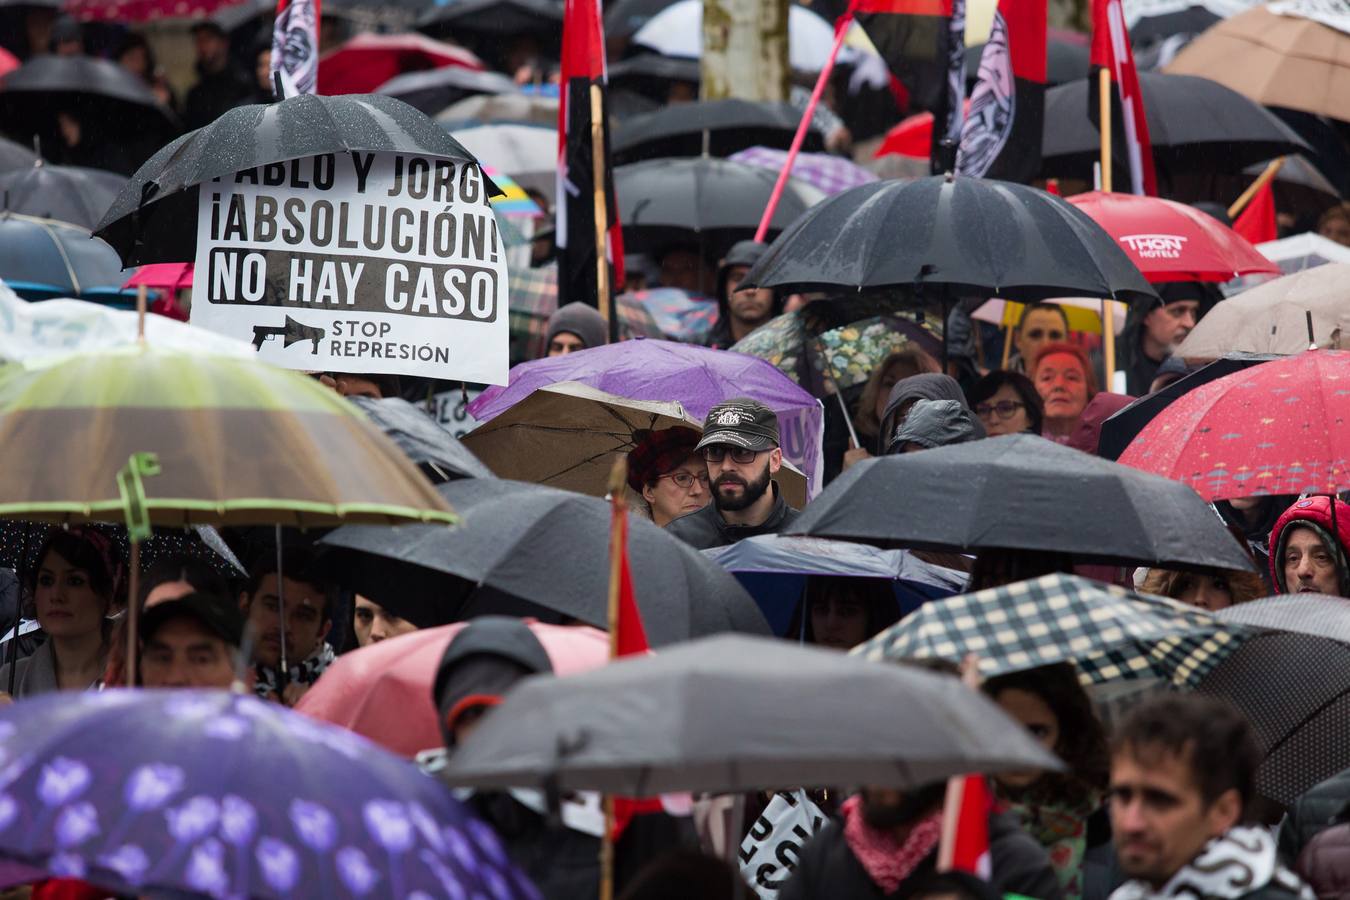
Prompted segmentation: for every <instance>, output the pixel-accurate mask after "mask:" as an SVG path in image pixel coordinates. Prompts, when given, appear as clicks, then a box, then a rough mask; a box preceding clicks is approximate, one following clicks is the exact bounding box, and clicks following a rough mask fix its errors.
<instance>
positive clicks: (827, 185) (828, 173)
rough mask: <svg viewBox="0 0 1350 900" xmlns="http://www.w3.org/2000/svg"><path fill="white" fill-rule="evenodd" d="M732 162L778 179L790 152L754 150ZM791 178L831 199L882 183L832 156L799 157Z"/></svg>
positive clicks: (847, 162) (737, 155) (859, 167)
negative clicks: (761, 171)
mask: <svg viewBox="0 0 1350 900" xmlns="http://www.w3.org/2000/svg"><path fill="white" fill-rule="evenodd" d="M728 158H729V159H730V160H731V161H732V162H738V163H744V164H746V165H748V166H759V167H760V168H761V169H768V170H769V171H771V172H773V173H774V176H775V177H777V175H778V173H779V172H781V171H782V170H783V164H784V163H786V162H787V151H786V150H776V149H774V148H772V147H750V148H748V149H745V150H741V151H740V152H738V153H733V154H731V156H730V157H728ZM791 175H792V177H793V178H796V179H798V180H799V181H804V182H806V183H807V184H809V185H811V186H813V187H815V188H818V189H819V190H822V191H824V192H825V193H826V194H829V195H833V194H838V193H841V192H843V191H846V190H848V189H849V188H851V187H857V186H858V185H860V184H871V183H872V182H873V181H876V180H878V179H877V176H876V175H874V174H873V173H871V172H869V171H868V170H867V169H864V168H863V167H862V166H860V165H858V164H857V163H854V162H850V161H849V160H848V159H846V158H844V157H842V156H835V155H834V154H832V153H798V154H797V159H796V160H795V161H794V162H793V163H792V172H791Z"/></svg>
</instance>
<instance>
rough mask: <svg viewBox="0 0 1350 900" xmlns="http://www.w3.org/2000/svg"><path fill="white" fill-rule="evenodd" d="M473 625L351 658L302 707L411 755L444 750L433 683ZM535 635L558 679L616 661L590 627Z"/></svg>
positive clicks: (542, 629)
mask: <svg viewBox="0 0 1350 900" xmlns="http://www.w3.org/2000/svg"><path fill="white" fill-rule="evenodd" d="M466 624H468V623H466V622H456V623H455V624H453V625H441V626H439V627H437V628H424V629H422V630H421V631H414V632H412V633H411V634H405V635H403V636H402V637H396V638H391V639H390V640H387V641H380V642H379V643H376V644H372V645H371V646H369V647H362V648H361V649H360V650H355V651H353V652H351V653H346V654H343V655H342V656H340V657H339V658H338V659H337V661H336V662H334V663H333V665H332V666H331V667H329V669H328V671H326V672H324V673H323V676H322V677H321V678H320V679H319V680H318V681H317V682H315V683H314V686H313V687H312V688H310V689H309V691H308V692H306V694H305V696H304V697H303V698H301V700H300V702H299V704H297V705H296V707H295V708H296V709H297V710H298V711H300V712H302V713H305V714H306V715H308V716H312V717H313V718H315V719H321V720H323V721H325V722H332V723H333V724H335V725H341V726H342V727H343V728H346V729H348V730H350V731H354V732H356V733H357V734H359V735H363V736H365V737H368V738H370V739H371V740H372V741H375V742H376V743H377V744H381V745H382V746H384V747H386V748H387V749H389V750H392V751H394V752H395V753H401V754H402V755H404V756H407V757H413V756H416V755H417V754H418V753H419V752H420V751H422V750H428V749H431V748H434V747H440V746H442V744H443V740H442V738H441V729H440V725H439V724H438V723H437V721H436V716H437V714H436V707H435V705H434V704H433V702H432V699H431V685H432V682H433V681H434V680H435V678H436V667H437V666H439V665H440V662H441V654H443V653H444V652H445V648H446V646H447V645H448V644H449V643H450V639H451V638H452V637H454V636H455V635H456V634H458V633H459V630H460V629H461V628H463V627H464V626H465V625H466ZM530 630H531V631H533V632H534V636H535V637H537V638H539V643H541V644H543V645H544V650H545V651H546V652H547V653H548V658H549V660H550V661H552V663H553V671H554V672H555V673H556V674H558V675H573V674H576V673H577V672H585V671H587V670H588V669H596V668H599V667H600V666H602V665H604V664H605V662H606V661H607V660H608V659H609V636H608V635H606V634H605V633H604V632H603V631H599V630H597V629H595V628H591V627H590V626H588V625H566V626H564V625H544V624H541V623H539V622H531V623H530Z"/></svg>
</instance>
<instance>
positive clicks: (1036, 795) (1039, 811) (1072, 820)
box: [994, 781, 1102, 900]
mask: <svg viewBox="0 0 1350 900" xmlns="http://www.w3.org/2000/svg"><path fill="white" fill-rule="evenodd" d="M994 784H995V787H996V791H997V793H998V797H999V799H1000V800H1002V801H1003V802H1004V803H1005V804H1006V805H1007V807H1008V809H1009V811H1011V812H1013V813H1016V814H1017V819H1018V822H1019V824H1020V825H1021V826H1022V829H1023V830H1024V831H1026V832H1027V833H1028V834H1030V835H1031V836H1032V837H1034V838H1035V839H1036V842H1037V843H1039V844H1040V845H1041V846H1042V847H1044V848H1045V852H1046V853H1047V854H1049V856H1050V865H1051V866H1053V867H1054V870H1055V875H1056V877H1058V878H1059V886H1060V888H1062V889H1063V892H1064V898H1065V900H1078V898H1079V897H1081V896H1082V895H1083V879H1082V866H1083V853H1084V852H1085V851H1086V850H1087V821H1088V818H1089V817H1090V816H1091V815H1092V814H1093V813H1094V812H1096V811H1097V809H1098V808H1099V807H1100V806H1101V804H1102V795H1101V793H1100V792H1099V791H1091V790H1089V791H1087V792H1086V795H1085V796H1084V797H1083V799H1082V800H1080V801H1079V802H1078V803H1067V802H1063V801H1060V800H1056V799H1052V798H1051V797H1050V796H1049V795H1050V791H1048V790H1045V789H1043V788H1041V786H1040V785H1035V786H1033V787H1032V788H1031V789H1030V790H1027V791H1022V792H1019V793H1016V794H1014V793H1012V792H1009V791H1008V790H1007V789H1006V788H1004V787H1003V785H1001V784H999V783H998V782H997V781H996V782H994Z"/></svg>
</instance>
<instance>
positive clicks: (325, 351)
mask: <svg viewBox="0 0 1350 900" xmlns="http://www.w3.org/2000/svg"><path fill="white" fill-rule="evenodd" d="M488 184H489V183H488V182H487V181H486V180H485V179H484V178H483V175H482V172H481V171H480V170H479V168H478V165H477V164H476V163H472V162H464V161H461V160H450V159H435V158H427V157H422V156H415V155H408V154H397V153H363V152H351V153H329V154H322V155H319V156H312V157H305V158H302V159H295V160H291V161H289V162H285V163H273V164H270V165H266V166H259V167H258V168H254V169H248V170H245V171H243V172H238V173H236V174H235V175H233V176H227V177H224V178H221V179H217V180H215V181H209V182H205V183H203V184H202V186H201V200H200V204H199V207H198V217H197V259H196V273H197V277H196V282H195V284H194V289H193V298H192V324H194V325H199V326H201V327H204V328H209V329H211V330H212V331H216V332H220V333H222V334H228V335H230V336H232V337H237V338H242V339H243V340H246V341H249V342H251V343H252V344H253V346H254V347H256V348H257V349H258V352H259V355H261V356H262V358H263V359H264V360H266V361H267V362H271V363H275V364H277V365H281V366H287V367H289V368H293V369H303V370H306V371H333V372H361V373H367V372H369V373H381V374H402V375H422V376H427V377H433V378H443V379H454V380H463V381H471V382H472V381H476V382H485V383H488V384H502V383H505V381H506V373H507V369H508V366H509V361H508V341H509V330H508V329H509V314H508V309H507V283H506V256H505V249H506V248H505V247H504V246H503V244H502V240H501V236H500V234H499V233H498V231H497V222H496V219H495V217H494V216H493V212H492V208H491V206H489V205H488V191H489V187H488Z"/></svg>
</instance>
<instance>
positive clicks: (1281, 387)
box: [1120, 350, 1350, 501]
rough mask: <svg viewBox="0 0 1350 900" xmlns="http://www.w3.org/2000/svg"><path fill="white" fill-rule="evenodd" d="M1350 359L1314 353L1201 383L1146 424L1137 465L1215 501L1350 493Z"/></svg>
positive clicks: (1126, 459) (1134, 447) (1132, 454)
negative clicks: (1349, 451) (1349, 490)
mask: <svg viewBox="0 0 1350 900" xmlns="http://www.w3.org/2000/svg"><path fill="white" fill-rule="evenodd" d="M1347 380H1350V351H1339V350H1308V351H1305V352H1303V353H1300V354H1299V355H1298V356H1290V357H1285V358H1283V359H1276V360H1271V361H1270V362H1266V363H1261V364H1259V365H1255V366H1252V367H1251V368H1248V369H1243V370H1242V371H1240V372H1235V373H1233V374H1232V375H1226V376H1224V377H1223V378H1219V379H1217V380H1215V381H1211V382H1210V383H1209V384H1206V385H1202V386H1200V387H1198V388H1196V389H1195V390H1193V391H1191V392H1190V393H1189V394H1187V395H1186V396H1184V397H1182V398H1180V399H1179V400H1177V401H1175V402H1174V403H1172V405H1170V406H1169V407H1167V409H1165V410H1163V411H1162V412H1161V413H1159V414H1158V415H1157V417H1156V418H1154V419H1153V420H1152V421H1151V422H1149V423H1148V425H1146V426H1144V428H1143V430H1141V431H1140V432H1139V434H1138V436H1137V437H1135V439H1134V440H1133V441H1132V442H1131V443H1130V445H1129V447H1127V448H1126V449H1125V452H1123V453H1121V454H1120V461H1121V463H1123V464H1124V465H1127V466H1134V467H1136V468H1138V469H1141V470H1143V471H1145V472H1152V473H1156V474H1158V475H1162V476H1163V477H1166V478H1171V479H1175V480H1177V481H1179V482H1181V483H1183V484H1186V485H1189V486H1190V487H1191V488H1193V489H1194V490H1195V491H1197V492H1198V493H1199V494H1200V496H1201V497H1204V498H1205V499H1206V500H1208V501H1214V500H1228V499H1232V498H1235V497H1250V496H1258V495H1264V494H1304V493H1336V492H1339V491H1341V490H1345V489H1346V488H1350V459H1347V456H1346V448H1347V447H1350V430H1348V429H1350V390H1347V388H1346V387H1345V385H1346V382H1347Z"/></svg>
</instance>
